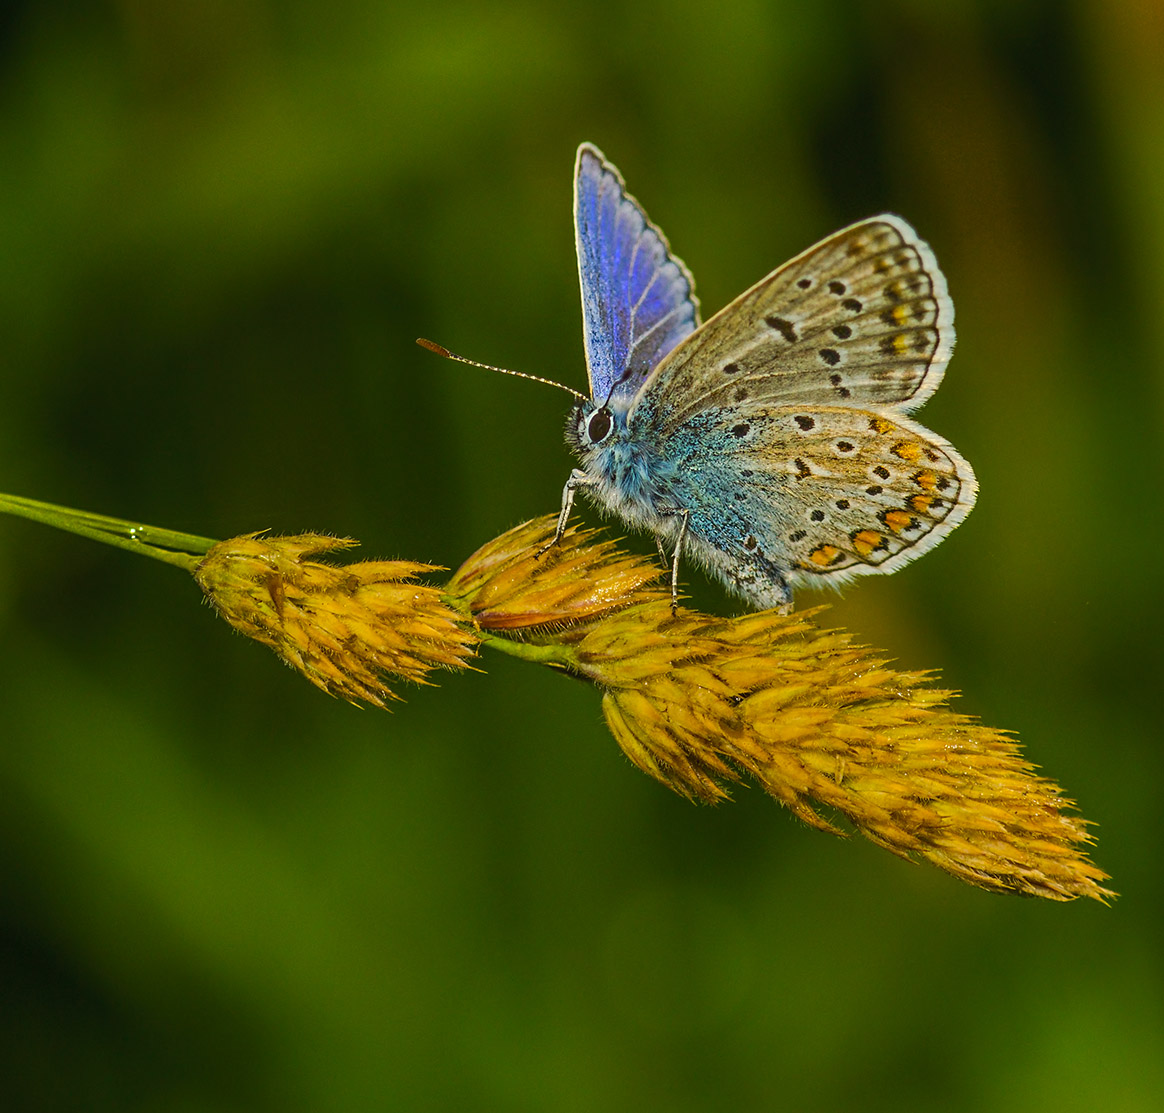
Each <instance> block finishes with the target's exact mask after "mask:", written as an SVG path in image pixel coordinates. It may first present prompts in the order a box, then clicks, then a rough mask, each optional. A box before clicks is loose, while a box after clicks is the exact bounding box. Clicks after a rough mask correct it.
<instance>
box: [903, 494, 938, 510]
mask: <svg viewBox="0 0 1164 1113" xmlns="http://www.w3.org/2000/svg"><path fill="white" fill-rule="evenodd" d="M933 502H934V496H933V495H914V496H913V498H911V499H910V500H909V505H910V506H912V507H913V508H914V510H916V511H917V512H918V513H919V514H928V513H929V512H930V507H931V506H932V505H933Z"/></svg>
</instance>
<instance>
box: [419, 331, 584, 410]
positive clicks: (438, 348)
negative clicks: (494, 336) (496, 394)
mask: <svg viewBox="0 0 1164 1113" xmlns="http://www.w3.org/2000/svg"><path fill="white" fill-rule="evenodd" d="M416 342H417V343H418V344H419V345H420V346H421V347H422V348H427V349H428V350H429V351H430V352H436V354H437V355H438V356H444V358H445V359H455V360H456V361H457V362H458V363H467V364H468V365H469V366H470V367H481V368H483V369H484V370H486V371H496V372H498V373H499V374H501V375H516V376H517V377H518V378H519V379H532V380H533V381H534V382H535V383H545V384H546V386H556V387H557V388H558V389H559V390H564V391H565V392H566V393H567V394H572V395H574V397H575V398H579V399H581V400H582V401H583V402H585V401H587V398H586V395H585V394H581V393H579V392H578V391H576V390H575V389H574V388H573V387H570V386H565V385H563V384H562V383H556V382H554V380H553V379H543V378H542V377H541V375H527V374H526V373H525V372H524V371H510V370H509V368H508V367H494V366H493V364H491V363H478V362H477V360H475V359H466V358H465V357H464V356H459V355H457V353H456V352H450V351H449V350H448V348H446V347H444V345H442V344H437V343H435V342H434V341H432V340H425V339H424V337H418V338H417V341H416Z"/></svg>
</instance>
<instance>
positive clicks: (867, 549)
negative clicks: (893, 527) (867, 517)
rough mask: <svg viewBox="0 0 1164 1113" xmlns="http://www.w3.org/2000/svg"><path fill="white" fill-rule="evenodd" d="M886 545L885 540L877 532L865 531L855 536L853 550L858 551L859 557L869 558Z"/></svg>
mask: <svg viewBox="0 0 1164 1113" xmlns="http://www.w3.org/2000/svg"><path fill="white" fill-rule="evenodd" d="M884 544H885V538H884V537H882V536H881V534H879V533H878V532H877V531H876V530H872V529H863V530H860V531H858V532H857V533H854V534H853V548H854V549H856V550H857V555H858V556H860V557H867V556H868V555H869V554H870V553H872V552H874V551H875V550H876V549H879V548H880V547H881V546H883V545H884Z"/></svg>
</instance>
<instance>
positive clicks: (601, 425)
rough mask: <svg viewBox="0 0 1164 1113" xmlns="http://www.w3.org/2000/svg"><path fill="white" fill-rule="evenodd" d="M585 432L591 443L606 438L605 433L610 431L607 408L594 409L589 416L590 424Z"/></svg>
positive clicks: (596, 442)
mask: <svg viewBox="0 0 1164 1113" xmlns="http://www.w3.org/2000/svg"><path fill="white" fill-rule="evenodd" d="M586 432H587V433H589V435H590V441H591V443H592V444H598V442H599V441H603V440H605V439H606V435H607V434H608V433H609V432H610V412H609V411H608V410H595V411H594V413H593V414H592V415H591V417H590V424H589V425H588V426H587V428H586Z"/></svg>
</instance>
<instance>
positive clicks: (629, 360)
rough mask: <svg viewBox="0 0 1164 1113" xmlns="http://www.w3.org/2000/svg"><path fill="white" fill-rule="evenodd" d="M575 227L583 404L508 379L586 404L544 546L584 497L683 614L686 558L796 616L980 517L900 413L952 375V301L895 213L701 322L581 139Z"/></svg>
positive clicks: (688, 283)
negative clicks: (640, 542)
mask: <svg viewBox="0 0 1164 1113" xmlns="http://www.w3.org/2000/svg"><path fill="white" fill-rule="evenodd" d="M574 228H575V236H576V243H577V249H578V276H579V279H580V281H581V286H582V319H583V333H584V337H585V344H586V364H587V370H588V374H589V379H590V396H589V397H586V396H585V395H583V394H579V393H578V392H577V391H575V390H573V389H572V388H571V387H566V386H562V384H561V383H552V381H551V380H548V379H542V378H540V377H539V376H536V375H523V374H522V373H521V372H515V371H507V372H505V373H506V374H516V375H520V376H521V377H522V378H530V379H535V380H537V381H539V382H547V383H552V385H554V386H558V387H561V388H562V389H563V390H566V391H568V392H569V393H571V394H574V395H575V396H576V397H577V398H578V399H579V401H578V404H577V405H576V406H575V407H574V409H573V411H572V412H571V414H570V417H569V420H568V422H567V425H566V440H567V442H568V443H569V445H570V446H571V448H572V449H573V450H574V452H575V453H576V454H577V456H578V458H579V461H580V463H581V467H579V468H575V469H574V470H573V471H572V472H571V473H570V477H569V479H568V480H567V481H566V485H565V488H564V489H563V492H562V509H561V514H560V515H559V518H558V525H557V530H556V532H555V536H554V541H553V542H551V546H552V545H553V544H554V543H556V542H557V541H559V540H560V539H561V537H562V535H563V533H564V532H565V529H566V523H567V521H568V520H569V517H570V512H571V510H572V508H573V504H574V496H575V493H576V492H577V491H579V490H581V491H583V492H585V493H586V494H587V495H588V496H589V497H590V498H591V499H592V500H593V501H594V502H595V503H597V504H598V506H599V507H600V508H601V509H603V510H606V511H609V512H611V513H613V514H614V515H616V516H617V517H619V518H621V519H622V520H623V521H624V522H626V523H627V524H629V525H630V526H632V527H636V528H642V529H645V530H647V531H649V532H650V533H652V534H653V535H654V536H655V539H656V543H657V544H658V546H659V551H660V554H661V555H663V556H664V558H665V559H666V554H665V551H664V545H669V546H670V547H671V557H670V563H671V592H672V603H673V605H677V601H678V583H679V563H680V558H681V557H690V558H692V559H693V560H695V562H696V563H698V564H701V565H702V566H703V567H705V568H706V569H707V570H708V571H709V572H711V573H712V574H713V575H715V576H716V577H718V578H719V579H720V580H721V581H722V582H723V583H724V584H725V585H726V586H727V587H728V588H729V589H730V590H732V591H733V592H735V593H736V594H738V595H740V596H742V597H743V598H744V599H746V600H747V601H748V602H749V603H750V604H752V605H753V606H755V607H758V608H766V607H777V608H780V609H781V610H784V611H787V610H789V609H790V608H791V605H792V588H793V587H794V586H798V585H801V584H803V585H807V586H822V585H828V584H831V585H834V586H836V585H840V584H841V583H844V582H846V581H847V580H849V579H851V578H853V577H854V576H859V575H864V574H868V573H873V572H894V571H896V570H897V569H898V568H900V567H901V566H902V565H903V564H906V563H907V562H908V561H911V560H913V559H914V558H915V557H918V556H921V554H922V553H924V552H927V551H928V550H930V549H932V548H933V547H934V546H935V545H936V544H938V542H939V541H941V540H942V538H943V537H945V536H946V534H948V533H949V532H950V531H951V530H952V529H953V528H954V527H955V526H957V525H958V524H959V523H960V522H961V521H962V519H963V518H965V517H966V515H967V514H969V513H970V510H971V508H972V507H973V506H974V500H975V498H976V496H977V491H978V485H977V483H976V482H975V479H974V472H973V471H972V470H971V468H970V465H969V464H968V463H967V462H966V461H965V460H964V459H963V458H962V457H961V456H960V455H959V454H958V452H957V451H956V450H955V449H954V448H953V446H952V445H950V444H949V443H948V442H946V441H945V440H943V439H942V438H941V437H939V436H938V435H937V434H935V433H932V432H930V430H928V429H926V428H925V427H924V426H923V425H921V424H919V423H918V422H916V421H914V420H912V419H911V418H910V417H909V416H908V415H909V413H910V412H911V411H913V410H915V409H917V407H919V406H920V405H922V403H923V402H925V401H926V400H927V399H928V398H929V397H930V396H931V395H932V394H933V393H934V391H935V390H937V388H938V385H939V383H940V382H941V379H942V375H943V373H944V372H945V369H946V364H947V363H948V362H949V359H950V352H951V350H952V349H953V346H954V305H953V302H952V301H951V300H950V297H949V295H948V293H947V292H946V281H945V279H944V278H943V277H942V272H941V271H940V270H939V269H938V264H937V261H936V260H935V259H934V256H933V252H932V251H930V249H929V247H928V246H927V245H926V244H925V243H924V242H922V241H921V240H920V239H918V237H917V234H916V233H915V232H914V230H913V229H912V228H911V227H910V226H909V225H908V224H907V223H906V222H905V221H904V220H902V219H901V218H900V217H898V216H893V215H890V214H884V215H881V216H876V217H872V218H871V219H869V220H863V221H861V222H859V223H857V224H853V225H850V226H849V227H848V228H843V229H842V230H841V231H839V232H836V233H834V234H833V235H832V236H829V237H828V238H827V239H824V240H822V241H821V242H820V243H818V244H816V245H815V246H814V247H810V248H809V249H808V250H807V251H805V252H802V253H801V254H800V255H798V256H797V257H796V258H795V259H793V260H792V261H791V262H789V263H785V264H784V266H782V267H779V268H778V269H777V270H775V271H773V272H772V273H771V274H769V275H768V276H767V277H766V278H763V279H761V280H760V281H759V282H758V283H757V284H756V285H755V286H753V287H752V288H751V289H750V290H747V291H746V292H745V293H743V294H741V295H740V296H739V297H738V298H736V300H735V301H733V302H732V303H731V304H730V305H728V306H726V307H725V308H724V309H721V310H720V311H719V312H718V313H717V314H716V315H715V316H714V317H712V318H711V319H710V320H709V321H707V322H705V323H703V324H701V323H700V320H699V302H698V300H697V299H696V297H695V290H694V287H695V284H694V280H693V279H692V277H691V273H690V272H689V271H688V270H687V268H686V267H685V266H684V265H683V263H682V262H681V261H680V260H679V259H678V258H677V257H676V256H675V255H674V254H673V253H672V251H671V248H670V246H669V245H668V243H667V240H666V237H664V235H663V233H662V232H661V231H659V229H658V228H657V227H656V226H655V225H654V224H652V223H651V222H650V220H649V219H648V217H647V214H646V212H645V211H644V210H643V208H642V206H641V205H640V204H639V203H638V202H637V201H636V200H635V199H634V198H633V197H632V196H631V195H630V194H629V193H627V191H626V185H625V183H624V182H623V179H622V175H621V174H619V172H618V170H617V169H615V167H614V166H613V165H611V163H609V162H608V161H607V160H606V158H605V157H604V156H603V154H602V152H601V151H599V150H598V148H596V147H594V146H592V145H591V144H589V143H583V144H582V146H581V147H579V148H578V158H577V163H576V167H575V174H574ZM420 343H421V344H423V346H424V347H427V348H429V349H431V350H432V351H435V352H438V353H439V354H441V355H444V356H447V357H450V358H453V359H458V360H461V361H462V362H465V363H475V361H473V360H465V359H464V358H463V357H461V356H454V355H453V354H452V353H451V352H449V351H448V350H447V349H445V348H442V347H441V346H440V345H437V344H433V343H432V342H431V341H420ZM476 366H481V367H488V366H489V365H487V364H476ZM491 369H492V370H496V371H502V370H504V369H503V368H491ZM551 546H547V548H549V547H551Z"/></svg>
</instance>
